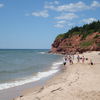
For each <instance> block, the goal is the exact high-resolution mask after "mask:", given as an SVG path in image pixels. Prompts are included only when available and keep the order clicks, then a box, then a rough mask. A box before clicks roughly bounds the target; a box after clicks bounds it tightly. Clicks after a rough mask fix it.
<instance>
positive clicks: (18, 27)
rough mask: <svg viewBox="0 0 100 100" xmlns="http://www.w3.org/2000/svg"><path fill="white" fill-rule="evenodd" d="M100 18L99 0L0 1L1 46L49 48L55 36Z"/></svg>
mask: <svg viewBox="0 0 100 100" xmlns="http://www.w3.org/2000/svg"><path fill="white" fill-rule="evenodd" d="M96 20H100V0H0V48H11V49H19V48H20V49H25V48H26V49H36V48H37V49H41V48H42V49H44V48H50V47H51V44H52V43H53V41H54V39H55V37H56V36H57V35H58V34H60V33H64V32H67V31H68V30H69V29H70V28H72V27H74V26H80V25H83V24H86V23H91V22H92V21H96Z"/></svg>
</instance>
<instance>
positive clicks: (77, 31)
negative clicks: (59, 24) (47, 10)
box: [56, 20, 100, 40]
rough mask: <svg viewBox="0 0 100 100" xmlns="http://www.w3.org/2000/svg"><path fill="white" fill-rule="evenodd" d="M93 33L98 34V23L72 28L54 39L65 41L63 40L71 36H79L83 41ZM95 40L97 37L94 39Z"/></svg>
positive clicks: (99, 23)
mask: <svg viewBox="0 0 100 100" xmlns="http://www.w3.org/2000/svg"><path fill="white" fill-rule="evenodd" d="M94 32H100V21H99V20H98V21H95V22H92V23H90V24H85V25H83V26H81V27H78V26H76V27H74V28H72V29H70V30H69V31H68V32H66V33H64V34H59V35H58V36H57V37H56V39H62V40H63V39H65V38H70V37H72V36H73V35H79V36H80V35H81V36H82V40H84V39H85V38H86V37H87V36H88V35H90V34H93V33H94ZM95 38H97V37H95Z"/></svg>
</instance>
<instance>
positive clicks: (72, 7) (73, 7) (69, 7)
mask: <svg viewBox="0 0 100 100" xmlns="http://www.w3.org/2000/svg"><path fill="white" fill-rule="evenodd" d="M44 7H45V8H47V9H51V10H55V11H68V12H75V11H80V10H85V9H89V7H88V6H87V5H86V4H85V3H83V2H81V1H79V2H77V3H70V4H65V5H58V6H55V5H53V4H52V5H51V4H50V5H49V4H47V5H45V6H44Z"/></svg>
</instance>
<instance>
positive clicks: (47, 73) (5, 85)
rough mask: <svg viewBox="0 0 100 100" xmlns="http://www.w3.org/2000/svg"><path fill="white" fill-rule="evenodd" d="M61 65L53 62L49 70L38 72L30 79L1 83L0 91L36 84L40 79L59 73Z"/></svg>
mask: <svg viewBox="0 0 100 100" xmlns="http://www.w3.org/2000/svg"><path fill="white" fill-rule="evenodd" d="M61 64H62V62H55V63H53V64H52V67H51V69H50V70H48V71H44V72H38V73H37V74H36V75H35V76H31V77H28V78H24V79H20V80H16V81H13V82H9V83H2V84H0V90H3V89H8V88H12V87H16V86H20V85H24V84H26V83H31V82H36V81H38V80H40V79H42V78H45V77H48V76H50V75H53V74H54V73H57V72H58V71H59V66H60V65H61Z"/></svg>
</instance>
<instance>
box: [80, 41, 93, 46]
mask: <svg viewBox="0 0 100 100" xmlns="http://www.w3.org/2000/svg"><path fill="white" fill-rule="evenodd" d="M93 43H94V41H86V42H82V43H81V44H80V46H81V47H88V46H91V45H92V44H93Z"/></svg>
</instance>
